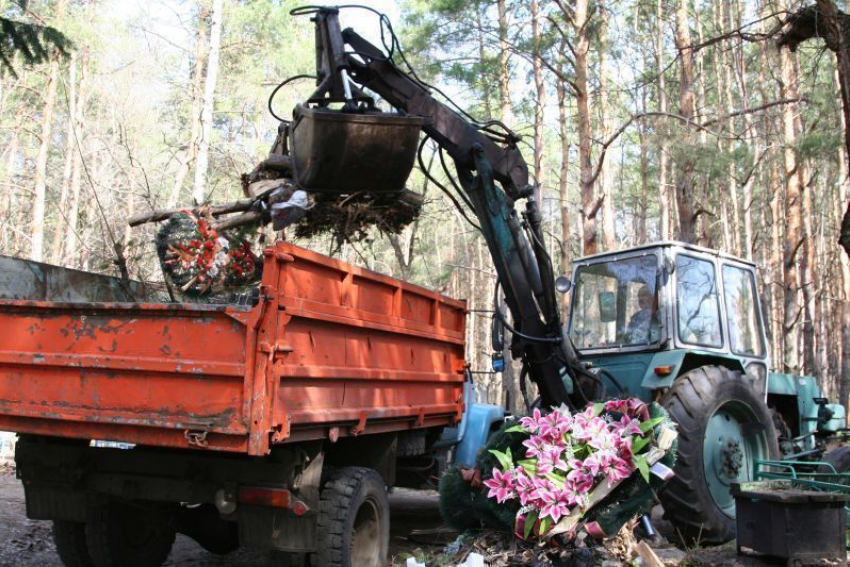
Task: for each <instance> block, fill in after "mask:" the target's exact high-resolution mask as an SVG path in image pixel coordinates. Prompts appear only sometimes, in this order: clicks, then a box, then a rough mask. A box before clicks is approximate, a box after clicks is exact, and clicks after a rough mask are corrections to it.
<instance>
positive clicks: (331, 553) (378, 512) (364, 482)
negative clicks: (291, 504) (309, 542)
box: [313, 467, 390, 567]
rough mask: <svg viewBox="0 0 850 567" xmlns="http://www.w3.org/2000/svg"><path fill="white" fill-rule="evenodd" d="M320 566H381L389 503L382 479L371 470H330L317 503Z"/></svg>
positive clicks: (315, 557) (387, 538)
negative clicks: (330, 472)
mask: <svg viewBox="0 0 850 567" xmlns="http://www.w3.org/2000/svg"><path fill="white" fill-rule="evenodd" d="M318 528H319V549H318V551H317V552H316V553H315V554H314V555H313V564H314V565H317V566H321V567H382V566H383V565H385V564H386V561H387V551H388V549H389V543H390V504H389V500H388V499H387V490H386V485H385V484H384V479H383V478H381V475H379V474H378V473H377V472H375V471H373V470H372V469H367V468H362V467H345V468H341V469H337V470H335V471H333V473H332V474H331V476H330V477H329V478H328V480H327V482H326V483H325V484H324V486H323V487H322V496H321V501H320V502H319V522H318Z"/></svg>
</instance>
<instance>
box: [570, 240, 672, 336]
mask: <svg viewBox="0 0 850 567" xmlns="http://www.w3.org/2000/svg"><path fill="white" fill-rule="evenodd" d="M657 264H658V260H657V259H656V256H655V255H651V256H641V257H638V258H627V259H623V260H614V261H610V262H599V263H595V264H591V265H589V266H582V267H580V268H579V269H578V270H577V271H576V278H575V280H576V287H575V292H574V295H573V298H574V299H573V300H574V304H573V308H572V318H571V320H570V325H571V326H570V336H571V337H572V339H573V342H574V343H575V345H576V347H577V348H579V349H591V348H608V347H632V346H646V345H649V344H652V343H655V342H657V341H658V340H659V335H660V325H659V322H658V314H657V312H656V311H657V309H658V300H657V296H656V273H657Z"/></svg>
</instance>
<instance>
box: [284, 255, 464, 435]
mask: <svg viewBox="0 0 850 567" xmlns="http://www.w3.org/2000/svg"><path fill="white" fill-rule="evenodd" d="M280 250H281V251H283V252H284V253H285V254H287V255H288V256H290V257H291V258H292V260H291V261H289V262H285V263H284V265H283V268H282V270H281V281H280V292H281V293H280V298H279V303H280V312H279V321H278V332H277V341H278V345H279V352H278V355H277V356H276V358H275V360H276V365H275V375H276V381H277V382H278V383H279V386H278V388H279V389H278V391H277V396H276V398H275V401H276V403H277V405H276V407H275V415H274V422H275V426H276V427H277V428H278V429H279V430H280V432H281V433H280V434H278V435H277V438H276V440H277V441H284V440H286V439H287V434H291V435H295V436H297V435H298V432H299V429H308V428H315V427H317V426H322V425H323V426H325V427H331V426H337V425H340V424H342V425H345V426H346V427H344V428H342V429H341V430H340V433H341V434H343V435H345V434H360V433H369V432H370V431H372V430H375V431H377V429H374V428H375V426H377V424H378V423H380V422H382V421H384V422H385V421H387V420H393V421H394V422H396V423H397V425H396V427H395V428H396V429H397V430H398V429H409V428H415V427H424V426H426V425H427V426H434V425H435V424H444V425H445V424H450V423H453V422H454V420H456V419H457V418H459V416H460V414H461V412H462V393H463V369H464V346H465V345H464V336H465V324H466V303H465V302H462V301H457V300H453V299H450V298H447V297H444V296H441V295H439V294H437V293H434V292H432V291H429V290H426V289H424V288H421V287H418V286H415V285H412V284H408V283H405V282H401V281H399V280H395V279H393V278H389V277H387V276H383V275H380V274H377V273H374V272H370V271H368V270H363V269H361V268H357V267H355V266H351V265H349V264H345V263H343V262H339V261H336V260H332V259H330V258H327V257H324V256H321V255H318V254H315V253H313V252H309V251H307V250H303V249H300V248H297V247H294V246H291V245H288V244H283V245H280ZM434 418H439V419H436V421H435V419H434Z"/></svg>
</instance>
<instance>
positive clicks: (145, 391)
mask: <svg viewBox="0 0 850 567" xmlns="http://www.w3.org/2000/svg"><path fill="white" fill-rule="evenodd" d="M465 313H466V308H465V303H464V302H461V301H457V300H453V299H449V298H446V297H443V296H440V295H438V294H436V293H434V292H431V291H428V290H426V289H424V288H420V287H418V286H414V285H411V284H407V283H404V282H401V281H398V280H395V279H392V278H389V277H386V276H382V275H380V274H376V273H374V272H370V271H367V270H363V269H360V268H357V267H354V266H351V265H348V264H345V263H343V262H339V261H337V260H333V259H331V258H328V257H326V256H322V255H320V254H316V253H313V252H310V251H307V250H304V249H301V248H298V247H296V246H293V245H290V244H284V243H278V244H276V245H275V246H273V247H270V248H267V249H266V250H265V251H264V275H263V281H262V286H261V288H260V299H259V302H258V303H257V305H255V306H254V307H250V308H249V307H239V306H219V305H198V304H158V303H140V304H133V303H56V302H45V301H21V300H4V301H0V329H2V333H0V430H7V431H15V432H19V433H31V434H40V435H51V436H58V437H67V438H75V439H85V440H90V439H99V440H110V441H120V442H126V443H134V444H140V445H148V446H161V447H175V448H185V447H194V448H198V449H206V450H218V451H230V452H237V453H247V454H249V455H264V454H267V453H268V451H269V449H270V447H271V445H273V444H276V443H287V442H292V441H302V440H308V439H323V438H328V437H330V439H331V440H332V441H333V440H335V439H336V438H337V437H342V436H346V435H360V434H368V433H373V432H385V431H399V430H406V429H415V428H422V427H434V426H440V425H451V424H454V423H456V422H457V421H458V420H459V419H460V416H461V413H462V410H463V407H462V403H463V402H462V389H463V368H464V336H465Z"/></svg>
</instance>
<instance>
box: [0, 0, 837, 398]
mask: <svg viewBox="0 0 850 567" xmlns="http://www.w3.org/2000/svg"><path fill="white" fill-rule="evenodd" d="M365 3H366V4H368V5H370V6H372V7H374V8H376V9H378V10H381V11H384V12H387V13H388V15H389V16H390V18H391V19H392V21H393V23H394V27H395V30H396V32H397V33H398V34H399V37H400V40H401V43H402V46H403V47H404V49H405V52H406V54H407V56H408V58H409V59H410V61H411V63H412V65H413V66H414V68H416V69H417V70H418V72H419V73H420V75H422V76H423V78H426V79H427V80H429V81H430V82H432V83H435V84H439V85H441V86H442V87H444V88H443V90H444V91H445V92H446V93H447V94H448V95H449V96H450V97H452V99H454V101H455V102H457V104H458V105H459V106H461V107H462V108H464V109H465V110H466V111H468V112H469V113H470V114H471V115H472V116H474V117H475V118H476V119H478V120H481V121H485V120H487V119H490V118H493V119H498V120H501V121H502V122H503V123H505V124H507V125H508V126H510V127H511V128H512V129H514V130H515V131H516V132H517V133H518V134H520V135H522V136H523V141H522V142H521V148H522V150H523V153H524V154H525V156H526V159H527V161H528V162H529V164H530V165H531V170H532V173H533V177H534V179H535V180H536V182H537V183H539V184H540V187H541V191H542V202H543V212H544V221H545V232H546V235H547V239H548V243H547V244H548V245H549V248H550V250H552V251H555V252H556V254H557V262H558V263H559V264H560V268H561V269H562V270H563V271H564V272H565V273H567V272H569V271H570V262H571V260H572V259H574V258H577V257H579V256H580V255H584V254H590V253H594V252H601V251H606V250H616V249H620V248H625V247H628V246H632V245H636V244H642V243H646V242H653V241H657V240H665V239H677V240H685V241H690V242H694V243H698V244H701V245H704V246H709V247H712V248H717V249H720V250H723V251H726V252H729V253H732V254H735V255H739V256H742V257H745V258H748V259H750V260H752V261H753V262H755V263H756V264H757V265H758V267H759V285H760V289H761V290H762V309H763V313H764V314H765V318H766V319H767V326H768V335H769V338H770V350H771V353H772V360H773V366H774V369H777V370H780V371H783V370H784V371H788V372H795V373H806V374H812V375H816V376H818V377H820V380H821V384H822V386H823V387H824V388H825V390H826V392H827V394H828V395H829V396H830V397H832V398H833V399H835V398H839V399H840V401H841V402H843V403H844V404H845V405H846V404H847V403H848V396H850V265H848V258H847V256H846V255H845V254H844V253H843V251H842V250H841V248H840V247H839V246H838V245H837V243H836V239H837V237H838V227H839V224H840V221H841V218H842V215H843V213H844V210H845V208H846V204H847V201H848V186H850V184H848V171H847V166H846V160H845V158H844V154H843V149H842V139H843V122H842V120H843V117H842V113H841V100H840V96H839V87H838V82H837V75H836V65H835V59H834V57H832V54H831V53H830V52H828V51H826V50H825V48H824V46H823V45H822V44H821V43H819V42H808V43H804V44H802V45H801V46H800V47H799V49H798V50H797V51H796V52H791V51H790V50H788V49H781V50H780V49H778V48H777V45H776V35H775V31H776V29H777V27H778V26H779V25H780V24H781V22H782V20H783V18H785V16H786V15H787V14H788V13H790V12H794V11H796V10H797V9H798V8H799V7H800V6H801V4H800V3H798V2H791V1H789V0H758V1H745V0H710V1H709V0H624V1H613V0H472V1H462V0H432V1H427V0H406V1H404V2H389V1H387V0H380V1H373V2H365ZM296 5H298V4H297V3H295V2H291V1H289V0H184V1H180V0H173V1H165V0H153V1H150V2H142V1H138V2H129V1H126V0H33V1H30V2H28V3H25V5H24V7H23V8H22V6H21V3H20V2H9V1H5V2H2V3H0V6H2V8H0V11H1V12H2V15H3V16H6V17H10V18H14V19H17V20H20V21H28V22H32V23H36V24H41V25H50V26H53V27H55V28H57V29H59V30H61V31H62V32H63V33H64V34H65V35H66V36H67V37H68V39H70V40H71V42H72V43H73V45H72V47H71V48H70V49H68V50H67V54H65V55H63V54H61V53H58V52H57V53H55V54H51V55H50V57H49V58H48V61H46V62H44V63H42V64H39V65H34V66H29V65H26V64H24V62H23V61H21V59H20V56H14V57H13V58H12V60H11V63H12V65H13V69H14V71H11V70H9V69H6V70H5V72H4V73H3V74H2V76H0V253H2V254H7V255H11V256H19V257H25V258H31V259H35V260H42V261H46V262H50V263H54V264H60V265H64V266H68V267H73V268H81V269H84V270H91V271H97V272H102V273H112V274H116V275H117V274H118V273H119V270H118V263H117V262H116V258H118V257H123V258H124V259H125V260H126V266H127V268H128V270H129V274H130V276H131V277H133V278H137V279H141V280H145V281H161V279H162V276H161V272H160V268H159V264H158V261H157V259H156V255H155V250H154V246H153V237H154V233H155V227H154V226H153V225H148V226H145V227H140V228H136V229H130V228H129V227H128V226H127V223H126V219H127V218H128V217H129V216H131V215H133V214H135V213H139V212H143V211H148V210H152V209H156V208H164V207H173V206H175V205H178V206H182V205H186V206H189V205H192V204H193V203H202V202H209V201H213V202H223V201H229V200H233V199H236V198H239V197H240V196H241V183H240V176H241V174H243V173H245V172H248V171H250V170H251V169H252V168H253V167H254V165H255V164H256V163H257V162H258V161H260V160H261V159H262V158H263V157H264V156H265V155H266V153H267V152H268V150H269V147H270V145H271V143H272V142H273V140H274V136H275V134H276V131H277V121H276V120H275V119H274V118H272V116H271V115H270V114H269V111H268V108H267V99H268V97H269V94H270V93H271V91H272V89H273V88H274V87H275V86H276V85H277V84H279V83H280V82H281V81H282V80H283V79H285V78H287V77H289V76H291V75H296V74H301V73H311V72H312V71H313V68H312V66H313V61H314V59H313V57H314V56H313V47H312V46H313V38H312V33H313V32H312V27H311V24H310V22H309V20H308V19H306V18H294V17H291V16H290V15H289V11H290V9H292V8H293V7H295V6H296ZM837 5H838V7H839V9H845V8H846V7H845V6H844V3H843V2H837ZM342 23H343V26H348V25H350V26H352V27H355V28H356V29H358V31H360V32H364V34H365V35H366V36H367V37H369V38H370V39H372V41H376V42H377V41H378V40H377V38H378V37H379V29H380V28H379V21H378V18H377V17H376V16H374V15H373V14H371V13H369V12H365V11H360V10H345V11H344V12H343V16H342ZM309 92H310V85H309V84H307V82H301V83H298V84H295V85H293V86H292V87H291V88H287V89H285V90H283V91H282V92H281V93H280V94H279V96H277V97H276V99H275V102H274V107H275V109H277V111H278V113H282V112H284V111H288V110H289V109H291V108H292V107H293V106H294V104H295V102H297V101H298V100H300V99H302V98H304V97H305V95H307V94H308V93H309ZM425 162H426V166H427V167H429V168H430V169H431V173H432V174H433V175H435V176H436V177H437V179H442V180H443V181H445V176H444V175H443V172H442V169H441V166H440V160H439V154H437V153H435V151H434V148H429V150H428V151H427V152H426V159H425ZM409 187H410V188H411V189H413V190H415V191H418V192H422V193H424V194H425V196H426V199H427V205H426V209H425V213H424V214H423V215H422V216H421V217H420V218H419V220H417V221H416V222H415V223H414V224H412V225H411V226H409V227H408V228H407V229H406V230H405V231H404V232H403V233H402V234H399V235H386V234H382V233H379V232H377V231H375V232H374V233H372V234H369V235H368V237H367V238H365V239H362V240H359V241H357V242H345V243H342V244H341V245H340V243H338V242H336V241H334V240H333V239H332V238H331V237H330V236H328V237H327V238H314V239H312V240H311V241H307V242H305V241H296V243H297V244H300V245H303V246H307V247H309V248H312V249H314V250H317V251H320V252H324V253H333V254H335V255H336V256H339V257H341V258H342V259H344V260H346V261H349V262H353V263H356V264H360V265H364V266H366V267H368V268H371V269H373V270H377V271H379V272H383V273H386V274H390V275H393V276H396V277H400V278H403V279H406V280H409V281H413V282H415V283H418V284H421V285H424V286H426V287H428V288H432V289H437V290H439V291H441V292H444V293H447V294H449V295H452V296H454V297H459V298H466V299H468V301H469V308H470V320H469V322H470V324H469V329H468V345H469V350H468V358H469V360H470V362H471V363H472V368H473V370H474V372H475V373H476V374H475V375H476V383H477V388H478V393H479V397H480V398H481V399H482V400H489V401H491V402H495V403H503V402H504V401H505V399H506V397H508V398H510V403H511V405H513V406H514V407H516V404H517V403H518V400H517V395H516V393H515V391H514V390H515V385H516V371H515V369H513V371H510V370H509V371H508V372H507V373H506V374H505V375H502V374H495V373H492V372H491V364H490V357H491V354H492V352H491V347H490V336H489V329H490V321H491V310H492V297H493V286H494V283H495V274H494V271H493V269H492V266H491V263H490V260H489V255H488V253H487V250H486V247H485V245H484V242H483V240H482V238H481V237H480V235H479V234H478V233H477V231H476V230H475V229H474V228H473V227H472V226H470V224H469V223H468V222H467V221H466V220H465V218H464V216H463V215H462V214H461V213H460V212H459V211H458V210H457V209H456V208H455V207H454V205H453V204H452V202H451V201H450V200H449V199H448V198H447V197H446V196H445V195H444V194H443V193H442V192H441V191H440V190H439V189H438V188H437V187H435V186H434V185H433V184H432V183H429V182H428V181H427V180H426V178H425V176H424V175H422V174H421V172H420V171H414V174H413V176H412V177H411V179H410V182H409ZM267 236H268V237H269V238H273V235H272V234H271V233H269V234H268V235H267ZM509 368H510V367H509Z"/></svg>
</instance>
